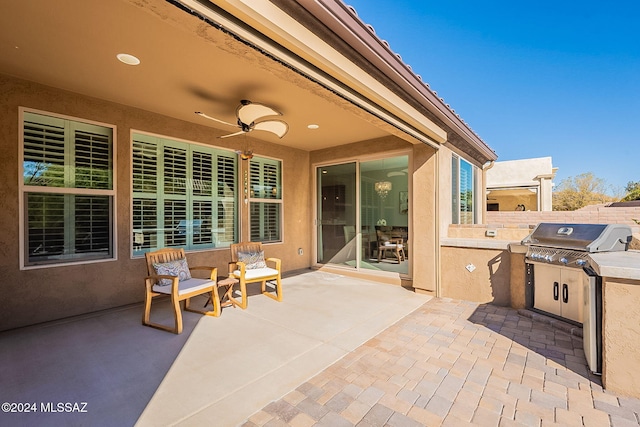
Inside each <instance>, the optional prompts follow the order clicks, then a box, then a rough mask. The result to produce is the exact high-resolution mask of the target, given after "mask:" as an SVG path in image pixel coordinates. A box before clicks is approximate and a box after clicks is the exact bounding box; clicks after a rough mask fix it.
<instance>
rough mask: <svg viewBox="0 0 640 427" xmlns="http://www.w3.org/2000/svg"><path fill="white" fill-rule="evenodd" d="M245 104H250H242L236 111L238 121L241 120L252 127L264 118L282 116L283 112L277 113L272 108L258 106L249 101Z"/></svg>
mask: <svg viewBox="0 0 640 427" xmlns="http://www.w3.org/2000/svg"><path fill="white" fill-rule="evenodd" d="M245 102H248V103H246V104H245V103H243V104H241V105H240V106H239V107H238V109H237V111H236V114H237V116H238V119H240V121H241V122H242V123H246V124H248V125H250V124H251V123H253V122H255V121H256V120H258V119H260V118H262V117H267V116H281V115H282V113H281V112H279V111H276V110H274V109H273V108H271V107H267V106H266V105H262V104H256V103H253V102H249V101H245Z"/></svg>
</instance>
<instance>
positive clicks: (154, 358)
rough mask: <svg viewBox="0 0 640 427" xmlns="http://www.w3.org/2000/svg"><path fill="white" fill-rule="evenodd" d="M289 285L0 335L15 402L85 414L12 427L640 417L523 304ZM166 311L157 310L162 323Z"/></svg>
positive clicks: (22, 418) (340, 285)
mask: <svg viewBox="0 0 640 427" xmlns="http://www.w3.org/2000/svg"><path fill="white" fill-rule="evenodd" d="M282 285H283V287H284V288H286V291H287V298H286V299H285V300H284V301H283V302H282V303H279V304H275V303H274V301H273V300H271V299H269V298H251V310H230V311H229V312H228V313H225V315H224V316H220V317H218V318H213V317H210V316H201V315H199V314H196V313H190V312H185V313H184V333H183V334H181V335H171V334H166V333H164V332H161V331H155V330H153V329H150V328H141V327H140V325H139V320H138V319H139V313H140V304H136V305H132V306H128V307H122V308H120V309H117V310H110V311H107V312H102V313H95V314H92V315H88V316H82V317H78V318H74V319H67V320H64V321H58V322H51V323H49V324H44V325H37V326H32V327H28V328H23V329H17V330H13V331H7V332H3V333H0V377H1V378H2V383H3V387H2V389H1V390H0V394H1V395H2V399H3V401H9V402H37V403H38V409H40V406H39V405H40V402H44V403H45V407H46V403H47V402H58V401H62V402H78V403H79V404H82V406H80V408H81V409H83V412H80V411H77V412H62V413H55V414H53V413H46V412H43V411H38V412H36V413H33V412H32V413H24V412H23V413H11V412H2V413H0V424H1V425H12V426H30V425H51V424H52V420H53V422H55V423H56V425H92V426H112V425H118V426H133V425H137V426H153V425H176V424H177V425H206V424H207V423H208V424H211V422H212V420H215V424H216V425H225V426H226V425H246V426H263V425H290V426H294V425H313V424H319V425H357V424H358V423H364V424H365V425H429V426H440V425H467V424H469V423H473V424H475V425H499V424H501V425H547V424H549V425H554V424H558V425H584V426H587V425H598V426H603V425H605V426H609V425H611V426H617V425H637V423H638V421H637V420H638V418H637V417H638V414H640V400H638V399H633V398H627V397H624V396H620V395H616V394H614V393H611V392H607V391H605V390H603V389H602V387H601V385H600V381H599V378H598V377H597V376H593V375H591V374H589V372H588V371H587V368H586V361H585V359H584V354H583V353H581V351H582V350H581V338H579V337H577V336H572V335H569V334H567V333H565V332H564V331H562V330H559V329H554V328H552V327H551V326H550V325H549V324H544V323H536V322H532V321H531V319H528V318H525V317H522V316H519V315H518V314H517V312H516V311H515V310H512V309H509V308H505V307H497V306H494V305H491V304H478V303H472V302H466V301H459V300H451V299H446V298H431V297H428V296H425V295H420V294H416V293H414V292H411V291H409V290H406V289H403V288H401V287H397V286H391V285H385V284H381V283H375V282H369V281H365V280H361V279H354V278H350V277H344V276H340V275H335V274H328V273H325V272H322V271H313V272H307V273H304V274H300V275H295V276H289V277H285V278H284V279H283V280H282ZM336 292H339V293H340V295H341V296H342V297H341V298H340V299H336V298H335V294H336ZM249 294H250V296H252V295H253V292H251V289H250V290H249ZM256 295H257V296H259V295H260V294H256ZM205 298H206V295H201V296H196V297H194V298H193V299H194V301H193V302H192V303H193V304H196V303H198V304H201V303H203V302H204V301H205ZM170 305H171V304H170V302H169V301H168V300H167V299H163V300H160V301H159V302H158V303H157V306H158V307H157V308H158V309H160V310H159V314H160V317H161V318H163V319H161V320H170V319H171V317H172V315H171V313H170V310H169V308H170ZM209 307H211V306H209ZM326 307H331V310H330V311H327V310H326ZM274 326H275V327H274ZM105 330H108V331H109V333H96V332H97V331H105ZM229 331H233V332H232V333H229ZM222 336H224V339H220V337H222ZM88 343H90V344H91V345H87V344H88ZM212 343H215V345H212ZM43 348H46V350H47V351H39V350H40V349H43ZM230 360H233V364H232V365H231V366H230V364H229V361H230ZM84 404H86V405H84Z"/></svg>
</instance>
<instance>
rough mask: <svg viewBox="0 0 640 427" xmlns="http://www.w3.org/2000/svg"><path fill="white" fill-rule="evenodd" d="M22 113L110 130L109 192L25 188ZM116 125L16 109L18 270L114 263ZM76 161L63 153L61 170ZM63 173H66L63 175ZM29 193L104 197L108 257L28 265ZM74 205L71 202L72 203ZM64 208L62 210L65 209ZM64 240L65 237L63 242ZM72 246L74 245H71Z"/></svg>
mask: <svg viewBox="0 0 640 427" xmlns="http://www.w3.org/2000/svg"><path fill="white" fill-rule="evenodd" d="M26 114H37V115H42V116H47V117H51V118H53V119H55V120H63V121H65V122H72V123H75V124H80V125H84V126H96V127H103V128H107V129H110V131H111V135H110V138H111V153H110V155H111V157H110V161H111V178H110V183H111V188H110V189H99V188H77V187H71V186H38V185H26V184H25V182H24V174H25V168H24V162H25V160H24V156H25V115H26ZM68 138H70V136H69V135H67V134H66V131H65V147H64V150H65V153H66V152H67V151H69V150H70V147H69V146H68V145H69V144H68V142H67V141H68ZM117 147H118V144H117V126H116V125H113V124H110V123H104V122H98V121H95V120H89V119H85V118H80V117H75V116H69V115H64V114H58V113H54V112H50V111H44V110H39V109H34V108H29V107H23V106H19V107H18V194H19V203H18V213H19V227H18V228H19V230H18V233H19V239H18V240H19V252H20V254H19V258H20V260H19V262H20V270H32V269H40V268H52V267H61V266H69V265H78V264H91V263H99V262H111V261H116V260H117V259H118V239H117V229H118V227H117V218H118V215H117V212H116V210H117V209H116V207H117V206H118V202H117V194H118V191H117V157H118V156H117ZM72 159H73V160H76V153H75V152H74V155H73V158H71V157H70V156H68V155H67V154H65V160H64V168H65V171H66V170H67V169H71V168H72V167H74V166H73V165H71V164H70V163H69V164H68V163H67V162H68V161H70V160H72ZM65 173H66V172H65ZM29 194H42V195H46V194H49V195H56V194H61V195H64V196H65V198H66V197H67V196H79V197H83V196H101V197H108V199H109V213H108V215H109V251H108V252H107V254H108V256H106V257H100V258H97V257H95V258H94V257H90V256H89V257H87V258H81V257H79V258H73V257H69V258H64V257H63V259H61V260H59V261H42V262H35V263H30V262H29V260H28V256H27V253H26V251H27V248H28V241H27V240H26V238H27V229H28V218H27V217H26V215H27V212H28V209H27V197H28V195H29ZM74 203H75V202H74ZM65 209H66V207H65ZM64 232H65V235H67V234H68V233H69V230H67V224H66V223H65V231H64ZM66 238H67V237H65V239H66ZM74 245H75V243H74Z"/></svg>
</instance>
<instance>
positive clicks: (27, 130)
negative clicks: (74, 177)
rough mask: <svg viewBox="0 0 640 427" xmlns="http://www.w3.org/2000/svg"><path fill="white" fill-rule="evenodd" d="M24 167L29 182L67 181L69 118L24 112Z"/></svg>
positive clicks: (59, 184)
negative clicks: (66, 131)
mask: <svg viewBox="0 0 640 427" xmlns="http://www.w3.org/2000/svg"><path fill="white" fill-rule="evenodd" d="M24 116H25V118H24V141H23V151H24V157H23V166H24V183H25V185H41V186H48V187H63V186H64V184H65V146H66V138H65V121H64V120H62V119H57V118H53V117H46V116H42V115H40V114H32V113H25V114H24Z"/></svg>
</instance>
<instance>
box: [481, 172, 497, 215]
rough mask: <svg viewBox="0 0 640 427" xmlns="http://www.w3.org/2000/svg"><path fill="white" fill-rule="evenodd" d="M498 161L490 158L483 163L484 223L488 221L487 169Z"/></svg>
mask: <svg viewBox="0 0 640 427" xmlns="http://www.w3.org/2000/svg"><path fill="white" fill-rule="evenodd" d="M495 163H496V161H495V160H489V161H488V162H486V163H485V164H484V165H482V196H483V197H482V221H481V223H482V224H486V222H487V171H488V170H489V169H491V168H492V167H493V165H494V164H495Z"/></svg>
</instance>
